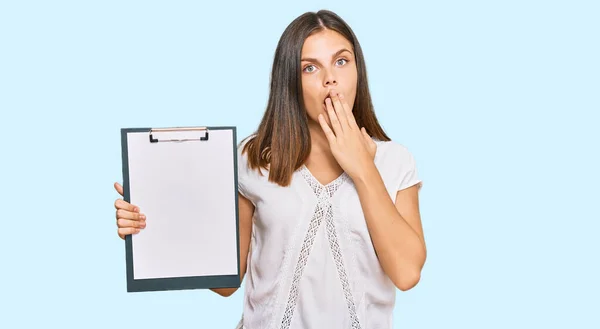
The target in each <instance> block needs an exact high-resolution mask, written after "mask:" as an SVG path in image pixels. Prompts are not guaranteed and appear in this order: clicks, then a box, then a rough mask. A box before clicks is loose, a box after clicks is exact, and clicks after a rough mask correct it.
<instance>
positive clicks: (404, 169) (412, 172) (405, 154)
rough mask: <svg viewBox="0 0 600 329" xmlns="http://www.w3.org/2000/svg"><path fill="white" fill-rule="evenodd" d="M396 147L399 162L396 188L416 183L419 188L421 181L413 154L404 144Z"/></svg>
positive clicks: (407, 186)
mask: <svg viewBox="0 0 600 329" xmlns="http://www.w3.org/2000/svg"><path fill="white" fill-rule="evenodd" d="M398 149H399V156H398V159H399V162H400V163H399V164H398V170H400V175H399V183H398V185H397V186H398V187H397V190H398V191H399V190H403V189H406V188H409V187H411V186H413V185H417V184H418V185H419V187H418V189H419V190H420V189H421V187H422V186H423V181H422V180H421V179H420V178H419V174H418V170H417V163H416V161H415V158H414V156H413V154H412V153H411V152H410V151H409V150H408V149H407V148H406V147H405V146H402V145H399V147H398Z"/></svg>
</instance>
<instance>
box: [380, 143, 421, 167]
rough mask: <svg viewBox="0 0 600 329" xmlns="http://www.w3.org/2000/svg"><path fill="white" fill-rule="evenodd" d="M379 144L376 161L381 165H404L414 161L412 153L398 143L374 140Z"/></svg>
mask: <svg viewBox="0 0 600 329" xmlns="http://www.w3.org/2000/svg"><path fill="white" fill-rule="evenodd" d="M373 141H374V142H375V144H377V153H376V154H375V160H376V161H380V163H381V164H389V163H391V164H394V165H396V164H399V163H400V164H402V163H409V162H412V161H414V157H413V154H412V152H411V151H410V150H409V149H408V147H406V146H405V145H404V144H402V143H399V142H396V141H393V140H391V141H380V140H377V139H373Z"/></svg>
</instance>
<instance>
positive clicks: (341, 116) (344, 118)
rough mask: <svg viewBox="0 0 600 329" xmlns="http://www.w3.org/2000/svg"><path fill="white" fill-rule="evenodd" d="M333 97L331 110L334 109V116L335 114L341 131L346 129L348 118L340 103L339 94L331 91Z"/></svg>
mask: <svg viewBox="0 0 600 329" xmlns="http://www.w3.org/2000/svg"><path fill="white" fill-rule="evenodd" d="M332 94H333V96H332V97H331V100H332V102H333V108H334V109H335V114H337V117H338V120H339V121H340V125H341V126H342V129H345V128H346V127H348V116H347V114H346V110H345V109H344V106H343V105H342V102H341V101H340V98H339V94H338V93H337V92H336V91H332Z"/></svg>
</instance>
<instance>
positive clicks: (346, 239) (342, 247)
mask: <svg viewBox="0 0 600 329" xmlns="http://www.w3.org/2000/svg"><path fill="white" fill-rule="evenodd" d="M374 141H375V142H376V143H377V153H376V156H375V164H376V166H377V168H378V169H379V172H380V174H381V176H382V178H383V181H384V183H385V186H386V187H387V190H388V193H389V196H390V198H391V199H392V200H393V201H395V197H396V192H397V191H398V190H401V189H405V188H407V187H410V186H412V185H415V184H421V180H420V179H419V178H418V177H417V170H416V166H415V160H414V158H413V156H412V154H411V153H410V152H409V151H408V150H407V148H406V147H404V146H402V145H401V144H398V143H395V142H382V141H379V140H376V139H374ZM246 142H247V139H246V140H244V141H243V142H242V143H241V144H240V147H239V149H238V166H239V168H238V189H239V192H240V193H241V194H242V195H244V196H245V197H246V198H248V199H249V200H250V201H251V202H252V203H253V204H254V206H255V213H254V217H253V228H252V237H251V241H250V251H249V253H248V259H247V272H246V276H245V280H246V281H245V299H244V308H243V316H242V319H241V320H240V323H239V324H238V328H245V329H300V328H302V329H312V328H329V329H336V328H340V329H342V328H343V329H349V328H352V329H358V328H362V329H387V328H391V327H392V312H393V309H394V303H395V297H396V287H395V286H394V284H393V283H392V281H391V280H390V279H389V277H388V276H387V275H386V274H385V273H384V272H383V269H382V268H381V265H380V264H379V261H378V259H377V256H376V254H375V249H374V247H373V244H372V242H371V238H370V235H369V231H368V229H367V225H366V222H365V218H364V214H363V211H362V208H361V205H360V201H359V198H358V194H357V191H356V189H355V186H354V184H353V182H352V179H351V178H350V177H349V176H348V175H347V174H346V173H343V174H342V175H340V176H339V177H338V178H337V179H335V180H334V181H332V182H331V183H329V184H327V185H322V184H321V183H319V182H318V181H317V179H316V178H315V177H314V176H313V175H312V174H311V172H310V171H309V170H308V169H307V167H306V166H302V167H301V168H300V169H298V170H297V171H296V172H295V173H294V174H293V177H292V182H291V185H290V186H288V187H281V186H279V185H277V184H275V183H270V182H268V171H266V170H263V174H264V176H260V174H259V173H258V172H256V171H251V170H250V169H249V168H248V167H247V154H243V155H242V154H241V148H242V146H243V145H244V144H245V143H246Z"/></svg>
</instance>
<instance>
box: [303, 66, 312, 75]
mask: <svg viewBox="0 0 600 329" xmlns="http://www.w3.org/2000/svg"><path fill="white" fill-rule="evenodd" d="M309 67H313V68H314V67H315V66H314V65H308V66H306V67H305V68H304V70H303V71H304V72H307V73H311V72H313V71H308V68H309Z"/></svg>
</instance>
